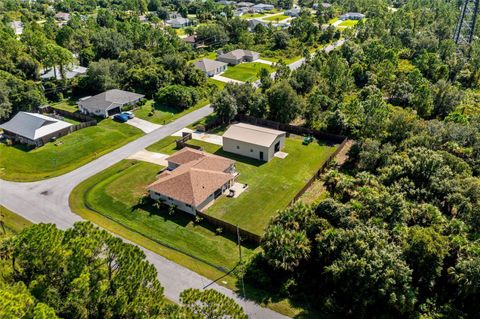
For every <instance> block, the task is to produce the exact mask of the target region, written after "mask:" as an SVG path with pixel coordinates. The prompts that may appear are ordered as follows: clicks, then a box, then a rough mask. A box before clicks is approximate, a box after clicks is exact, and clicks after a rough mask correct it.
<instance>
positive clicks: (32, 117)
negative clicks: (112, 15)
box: [0, 112, 72, 140]
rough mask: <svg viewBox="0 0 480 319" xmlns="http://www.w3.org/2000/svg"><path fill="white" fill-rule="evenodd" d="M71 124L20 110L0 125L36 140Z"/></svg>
mask: <svg viewBox="0 0 480 319" xmlns="http://www.w3.org/2000/svg"><path fill="white" fill-rule="evenodd" d="M71 125H72V124H70V123H67V122H64V121H60V120H57V119H55V118H53V117H50V116H45V115H42V114H37V113H29V112H18V113H17V114H16V115H15V116H14V117H13V118H12V119H11V120H10V121H8V122H6V123H3V124H2V125H0V128H2V129H4V130H6V131H9V132H12V133H14V134H17V135H20V136H23V137H26V138H28V139H30V140H36V139H39V138H42V137H44V136H46V135H49V134H52V133H55V132H57V131H60V130H62V129H64V128H66V127H69V126H71Z"/></svg>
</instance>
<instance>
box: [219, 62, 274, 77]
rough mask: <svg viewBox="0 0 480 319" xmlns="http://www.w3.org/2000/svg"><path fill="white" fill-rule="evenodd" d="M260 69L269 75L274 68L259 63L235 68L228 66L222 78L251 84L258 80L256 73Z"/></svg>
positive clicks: (249, 63)
mask: <svg viewBox="0 0 480 319" xmlns="http://www.w3.org/2000/svg"><path fill="white" fill-rule="evenodd" d="M262 68H264V69H267V70H268V72H270V73H272V72H273V71H275V68H274V67H272V66H270V65H267V64H263V63H259V62H245V63H240V64H238V65H235V66H229V67H228V69H227V71H225V72H224V73H223V74H222V76H224V77H227V78H231V79H234V80H238V81H243V82H247V81H248V82H253V81H255V80H257V79H258V72H259V71H260V70H261V69H262Z"/></svg>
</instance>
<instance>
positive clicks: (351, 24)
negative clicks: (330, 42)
mask: <svg viewBox="0 0 480 319" xmlns="http://www.w3.org/2000/svg"><path fill="white" fill-rule="evenodd" d="M357 23H358V20H345V21H343V22H342V23H340V24H339V25H338V26H339V27H347V28H349V27H350V28H351V27H354V26H356V25H357Z"/></svg>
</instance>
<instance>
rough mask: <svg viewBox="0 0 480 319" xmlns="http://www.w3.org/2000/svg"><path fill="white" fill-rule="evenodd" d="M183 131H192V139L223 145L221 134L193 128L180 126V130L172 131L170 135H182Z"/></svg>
mask: <svg viewBox="0 0 480 319" xmlns="http://www.w3.org/2000/svg"><path fill="white" fill-rule="evenodd" d="M183 132H186V133H192V139H194V140H198V141H204V142H207V143H211V144H216V145H220V146H222V145H223V138H222V136H221V135H217V134H209V133H204V132H199V131H194V130H192V129H189V128H187V127H185V128H182V129H181V130H180V131H178V132H175V133H173V134H172V136H182V133H183Z"/></svg>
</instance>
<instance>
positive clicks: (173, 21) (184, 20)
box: [167, 17, 190, 24]
mask: <svg viewBox="0 0 480 319" xmlns="http://www.w3.org/2000/svg"><path fill="white" fill-rule="evenodd" d="M188 22H190V20H189V19H188V18H183V17H179V18H175V19H170V20H167V23H168V24H186V23H188Z"/></svg>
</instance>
